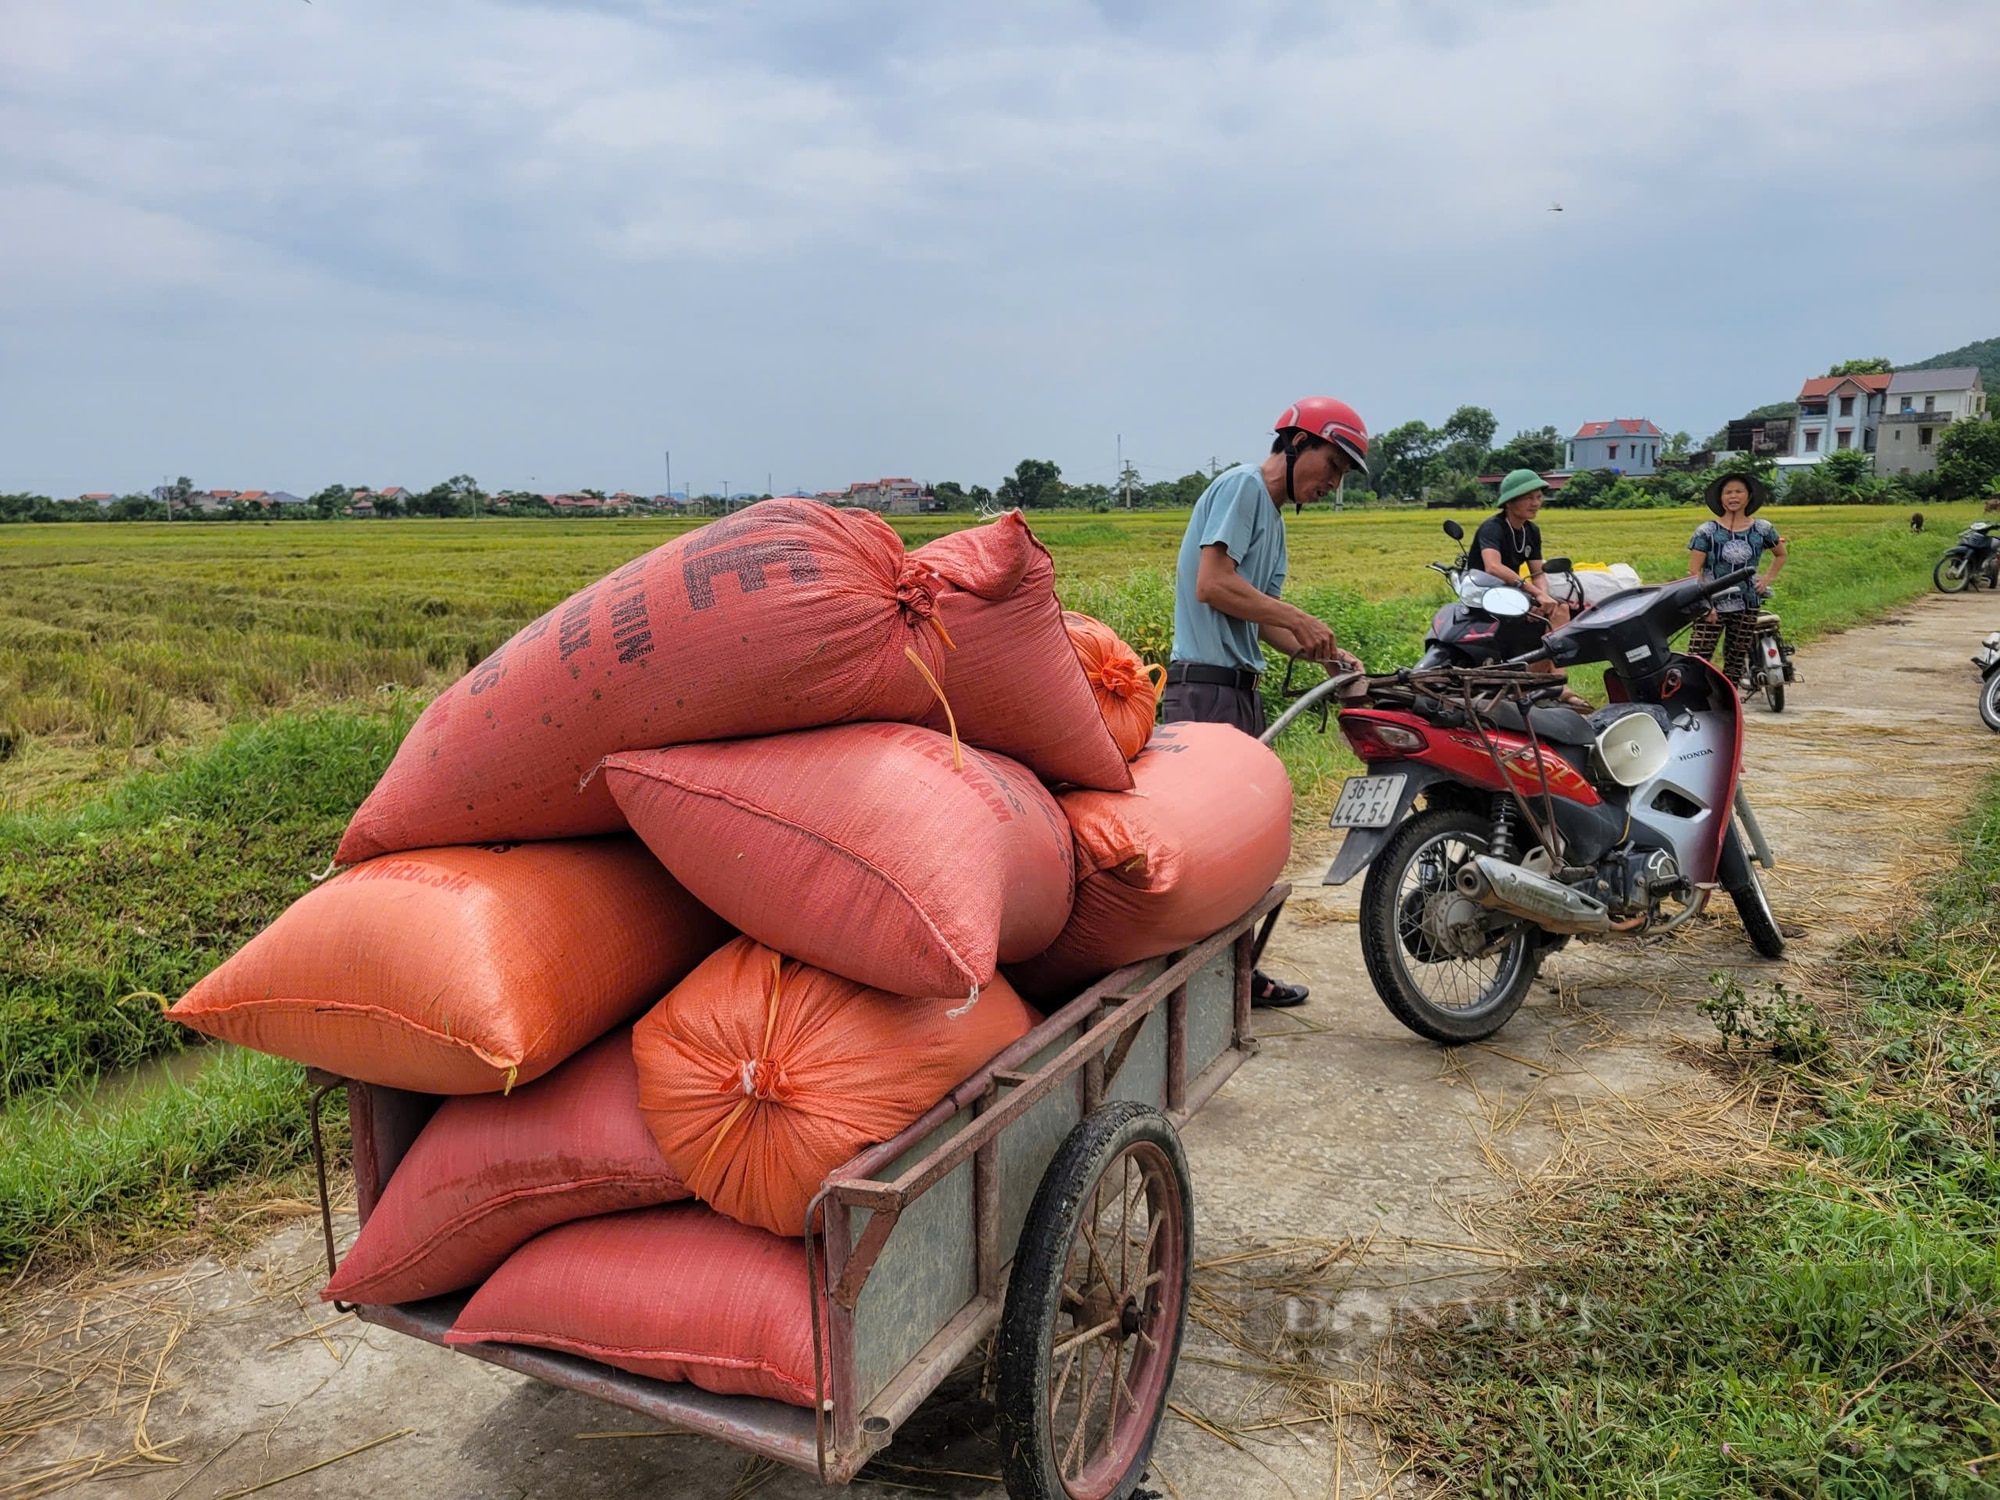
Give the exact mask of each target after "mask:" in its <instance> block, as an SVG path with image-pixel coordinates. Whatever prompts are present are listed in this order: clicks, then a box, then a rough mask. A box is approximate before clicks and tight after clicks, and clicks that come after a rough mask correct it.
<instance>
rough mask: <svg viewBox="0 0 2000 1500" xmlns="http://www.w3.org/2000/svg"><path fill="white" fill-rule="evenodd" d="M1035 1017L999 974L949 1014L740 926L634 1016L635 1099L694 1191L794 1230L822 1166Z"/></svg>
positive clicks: (900, 1121) (922, 1101) (778, 1229)
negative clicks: (795, 956) (743, 932)
mask: <svg viewBox="0 0 2000 1500" xmlns="http://www.w3.org/2000/svg"><path fill="white" fill-rule="evenodd" d="M1037 1019H1038V1018H1037V1017H1036V1015H1035V1013H1034V1012H1033V1011H1032V1010H1030V1009H1029V1008H1028V1007H1027V1006H1026V1005H1024V1004H1022V1003H1021V998H1020V997H1019V996H1018V995H1016V994H1015V993H1014V991H1013V990H1012V989H1011V988H1010V987H1009V986H1008V984H1007V982H1006V981H1005V980H1004V979H995V980H994V981H993V984H992V986H991V987H990V988H988V989H987V990H985V991H984V992H983V993H982V994H981V995H980V997H979V1001H978V1003H977V1004H975V1005H973V1006H972V1007H971V1008H970V1009H969V1010H962V1011H961V1012H959V1013H958V1014H952V1013H951V1012H949V1011H948V1010H947V1009H946V1006H945V1004H944V1003H942V1002H940V1001H931V1002H928V1003H925V1002H918V1001H911V1000H907V999H904V998H903V997H902V996H899V995H889V994H885V993H883V992H882V991H881V990H872V989H869V988H868V987H867V986H866V985H861V984H856V983H855V982H854V981H853V980H851V979H841V978H839V977H838V976H836V975H833V974H829V973H827V972H826V971H825V970H823V969H813V968H808V967H807V966H805V965H804V964H800V963H795V962H793V961H792V960H791V959H787V958H781V957H780V956H779V955H778V954H776V953H774V952H773V951H772V950H771V949H769V948H766V947H764V946H763V945H762V944H760V943H754V942H752V941H751V940H750V939H749V938H737V939H735V940H734V941H733V942H731V943H728V944H726V945H725V946H724V947H722V948H721V949H720V950H718V951H717V952H716V953H715V954H714V955H713V956H712V957H710V958H709V959H708V961H707V962H706V963H704V964H702V966H701V967H700V968H698V969H696V970H695V971H694V972H693V973H692V974H690V975H688V977H687V978H686V979H684V980H682V981H681V982H680V984H678V985H676V986H675V987H674V991H673V993H672V994H670V995H668V996H667V998H666V999H664V1000H662V1001H661V1002H660V1003H659V1004H658V1005H656V1006H655V1007H653V1009H652V1010H650V1011H648V1012H647V1013H646V1015H645V1016H643V1017H642V1018H641V1019H640V1021H639V1024H638V1025H637V1026H635V1027H633V1028H632V1055H633V1057H634V1058H636V1059H637V1060H638V1063H639V1108H640V1110H641V1111H642V1112H643V1113H644V1114H645V1117H646V1125H647V1127H648V1128H649V1129H650V1130H651V1131H652V1132H653V1139H654V1140H655V1141H657V1142H658V1143H659V1146H660V1154H661V1155H663V1156H665V1157H666V1159H667V1161H668V1163H669V1164H670V1165H671V1166H672V1167H673V1168H674V1170H675V1171H676V1172H679V1173H680V1174H681V1180H682V1181H684V1182H685V1183H687V1185H688V1186H689V1187H690V1188H692V1189H694V1193H695V1196H696V1197H697V1198H700V1199H701V1200H702V1201H703V1202H704V1203H708V1204H711V1205H712V1206H714V1207H715V1208H716V1209H718V1210H720V1211H721V1212H722V1213H725V1214H727V1215H729V1217H730V1218H732V1219H735V1220H737V1221H739V1222H740V1223H744V1224H755V1225H757V1226H758V1227H759V1228H761V1229H768V1230H770V1231H771V1232H772V1233H773V1234H784V1235H794V1234H803V1233H805V1228H806V1207H807V1205H808V1204H809V1203H810V1202H811V1201H812V1196H813V1194H814V1193H816V1192H818V1191H819V1186H820V1183H821V1182H822V1181H823V1180H824V1179H825V1177H826V1174H827V1173H828V1172H830V1171H832V1170H833V1169H834V1168H835V1167H837V1166H839V1165H840V1164H841V1163H842V1162H845V1161H847V1160H849V1159H850V1158H852V1157H853V1156H854V1155H855V1154H856V1153H858V1152H859V1151H860V1150H861V1149H862V1148H863V1147H865V1146H869V1145H873V1144H874V1143H875V1142H877V1141H886V1140H888V1139H889V1138H890V1137H891V1136H893V1135H894V1134H895V1133H896V1132H897V1131H899V1130H901V1129H902V1128H903V1127H904V1126H905V1125H908V1124H909V1123H910V1122H911V1121H913V1120H915V1119H916V1118H917V1117H918V1116H919V1115H921V1114H922V1113H923V1112H924V1111H925V1110H927V1109H929V1108H930V1107H931V1106H932V1105H933V1104H935V1103H937V1101H938V1100H940V1099H942V1098H943V1097H944V1096H945V1094H946V1093H948V1092H949V1091H950V1090H951V1089H952V1087H953V1086H954V1085H956V1084H958V1083H961V1082H963V1081H964V1080H965V1079H966V1078H968V1077H969V1076H971V1075H972V1074H973V1073H975V1072H977V1071H978V1069H979V1068H980V1066H981V1065H982V1064H984V1063H986V1062H988V1061H989V1060H991V1058H992V1057H993V1055H994V1054H995V1053H996V1052H999V1051H1000V1050H1001V1049H1002V1048H1004V1047H1005V1046H1006V1045H1007V1044H1008V1043H1009V1042H1013V1041H1016V1040H1018V1039H1019V1038H1021V1037H1023V1036H1025V1035H1027V1033H1028V1032H1029V1031H1031V1030H1033V1029H1034V1026H1035V1024H1036V1021H1037Z"/></svg>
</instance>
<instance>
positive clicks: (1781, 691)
mask: <svg viewBox="0 0 2000 1500" xmlns="http://www.w3.org/2000/svg"><path fill="white" fill-rule="evenodd" d="M1764 702H1765V703H1766V704H1768V705H1769V706H1770V709H1771V712H1772V713H1774V714H1781V713H1783V712H1784V711H1785V679H1784V678H1782V677H1772V676H1770V675H1769V674H1768V673H1767V674H1766V675H1765V677H1764Z"/></svg>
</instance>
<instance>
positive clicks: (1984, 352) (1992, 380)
mask: <svg viewBox="0 0 2000 1500" xmlns="http://www.w3.org/2000/svg"><path fill="white" fill-rule="evenodd" d="M1960 365H1978V366H1979V369H1980V373H1981V374H1982V375H1984V376H1985V378H1986V389H1987V391H1988V392H1989V393H1990V392H1993V391H1996V390H2000V339H1981V340H1980V341H1979V342H1978V343H1976V344H1967V345H1966V346H1965V347H1964V348H1963V349H1953V350H1952V351H1951V352H1950V353H1948V354H1933V355H1932V356H1931V357H1930V358H1929V359H1920V360H1918V361H1917V362H1916V363H1915V364H1908V365H1898V366H1896V368H1897V369H1899V370H1950V369H1955V368H1957V367H1958V366H1960Z"/></svg>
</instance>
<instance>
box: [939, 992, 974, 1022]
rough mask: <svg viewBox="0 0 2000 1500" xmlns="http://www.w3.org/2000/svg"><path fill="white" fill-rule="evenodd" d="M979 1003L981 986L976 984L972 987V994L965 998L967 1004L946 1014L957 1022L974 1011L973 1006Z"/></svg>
mask: <svg viewBox="0 0 2000 1500" xmlns="http://www.w3.org/2000/svg"><path fill="white" fill-rule="evenodd" d="M978 1003H979V986H978V985H976V984H975V985H974V986H973V987H972V993H971V994H969V995H967V996H966V997H965V1004H963V1005H959V1006H954V1007H953V1008H952V1009H950V1010H948V1011H946V1012H945V1014H946V1015H948V1016H950V1017H951V1018H952V1020H954V1021H956V1020H957V1019H958V1018H959V1017H960V1016H962V1015H964V1014H966V1013H967V1012H968V1011H970V1010H971V1009H972V1007H973V1006H975V1005H977V1004H978Z"/></svg>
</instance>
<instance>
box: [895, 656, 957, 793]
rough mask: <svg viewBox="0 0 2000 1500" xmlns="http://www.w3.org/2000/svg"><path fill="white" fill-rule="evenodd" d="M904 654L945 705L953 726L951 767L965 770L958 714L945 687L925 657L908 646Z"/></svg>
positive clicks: (948, 719)
mask: <svg viewBox="0 0 2000 1500" xmlns="http://www.w3.org/2000/svg"><path fill="white" fill-rule="evenodd" d="M903 655H905V656H907V657H909V659H910V661H911V662H912V663H913V664H914V665H915V667H916V669H917V670H918V671H919V672H921V673H923V674H924V681H925V682H928V683H929V684H930V685H931V691H932V692H934V693H936V694H937V701H938V702H940V703H942V704H943V705H944V721H945V723H947V724H949V725H950V726H951V768H952V769H953V770H954V771H963V770H964V769H965V754H964V752H963V751H961V750H960V749H959V745H958V715H957V714H955V713H953V712H952V711H951V699H949V698H947V697H945V695H944V689H943V688H941V687H939V686H938V680H937V678H935V677H933V676H932V675H931V669H930V668H929V667H927V666H925V665H924V659H923V658H922V657H921V656H919V655H917V653H916V652H914V651H912V650H911V649H910V648H909V647H908V646H905V647H904V648H903Z"/></svg>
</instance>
